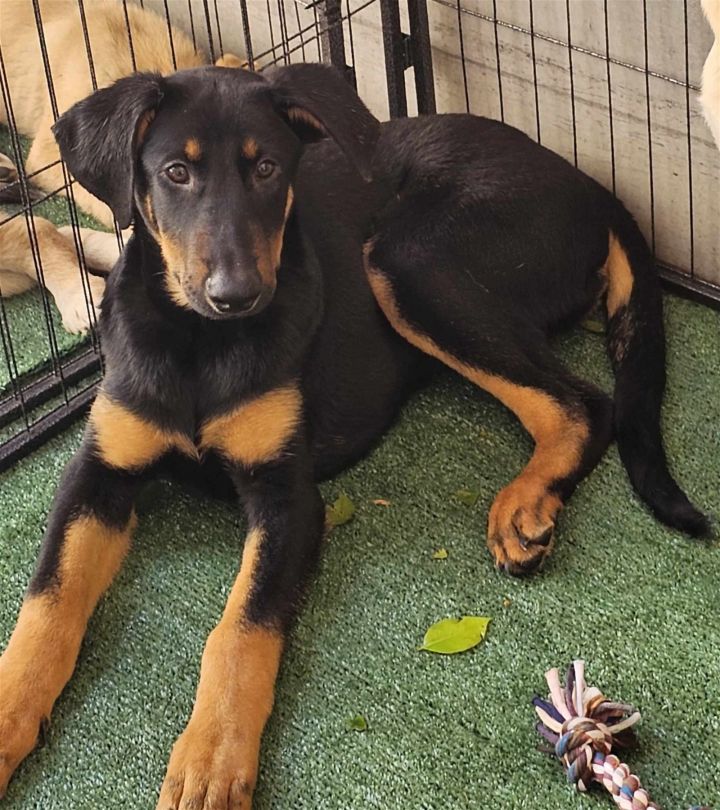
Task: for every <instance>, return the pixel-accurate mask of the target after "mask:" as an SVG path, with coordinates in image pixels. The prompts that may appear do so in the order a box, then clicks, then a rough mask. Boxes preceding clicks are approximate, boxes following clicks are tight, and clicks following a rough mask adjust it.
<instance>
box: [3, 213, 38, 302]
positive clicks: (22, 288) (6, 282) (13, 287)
mask: <svg viewBox="0 0 720 810" xmlns="http://www.w3.org/2000/svg"><path fill="white" fill-rule="evenodd" d="M0 227H1V226H0ZM2 248H3V245H2V232H0V252H1V251H2ZM34 286H35V282H34V281H33V280H32V279H31V278H30V276H26V275H24V274H23V273H10V272H8V271H7V270H0V296H2V297H3V298H10V297H11V296H13V295H19V294H20V293H24V292H27V291H28V290H31V289H32V288H33V287H34Z"/></svg>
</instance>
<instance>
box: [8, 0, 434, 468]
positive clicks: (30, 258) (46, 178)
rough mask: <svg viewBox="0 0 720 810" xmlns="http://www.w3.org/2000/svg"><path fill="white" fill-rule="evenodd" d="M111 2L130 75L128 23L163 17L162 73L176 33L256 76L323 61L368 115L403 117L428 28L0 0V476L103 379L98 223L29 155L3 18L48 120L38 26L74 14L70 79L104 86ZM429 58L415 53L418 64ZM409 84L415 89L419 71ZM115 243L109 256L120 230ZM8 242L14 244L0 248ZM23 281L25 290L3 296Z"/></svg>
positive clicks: (296, 8)
mask: <svg viewBox="0 0 720 810" xmlns="http://www.w3.org/2000/svg"><path fill="white" fill-rule="evenodd" d="M413 5H417V6H420V5H422V4H420V3H415V2H413ZM110 6H113V7H114V8H116V9H120V12H119V14H118V15H116V17H117V19H115V22H118V19H119V24H120V26H121V28H122V29H123V30H122V31H121V32H120V36H121V38H123V42H122V48H121V50H122V51H123V53H124V58H126V59H129V63H128V72H131V71H132V69H134V68H136V67H137V68H142V67H143V65H142V64H141V65H138V64H137V61H136V60H137V58H140V54H139V53H136V51H137V47H136V46H137V42H136V43H133V32H134V31H136V30H137V29H136V28H135V27H134V26H135V22H134V15H135V14H136V12H137V7H138V6H139V8H140V9H142V10H147V11H149V12H153V13H155V14H156V15H158V16H159V17H160V18H161V20H162V21H163V24H162V25H159V26H158V28H157V31H159V32H160V34H161V38H162V40H163V42H159V41H158V47H164V48H165V49H168V48H169V54H170V58H171V61H172V67H186V66H188V65H187V64H182V54H183V53H184V51H183V47H182V43H181V42H179V38H181V37H182V38H184V41H185V42H187V41H188V39H189V40H190V41H191V42H192V51H193V52H194V53H197V54H201V55H202V61H203V62H207V63H212V62H214V61H215V60H216V59H218V58H219V57H221V56H223V55H224V54H227V53H228V52H232V53H234V54H236V55H237V56H238V57H239V58H240V60H241V61H245V62H246V63H247V67H249V68H250V69H256V70H263V69H265V68H267V67H268V66H270V65H275V64H290V63H293V62H303V61H316V62H317V61H321V62H328V63H331V64H333V65H335V66H336V67H338V68H340V69H341V70H343V71H344V72H345V75H346V77H347V79H348V81H350V82H351V83H352V84H353V85H354V86H355V87H357V89H358V91H359V92H360V93H361V94H362V95H363V96H366V97H367V96H372V98H373V110H374V112H375V113H376V114H377V115H378V116H379V117H388V115H400V114H403V113H404V112H405V111H406V109H407V104H406V86H405V71H406V70H407V68H408V67H409V66H410V65H411V63H412V61H413V59H414V58H417V52H416V49H415V48H414V45H413V43H414V42H417V41H421V42H423V43H427V42H428V34H427V30H426V29H425V30H424V31H422V33H421V34H418V32H419V31H420V29H421V28H422V25H421V24H420V23H422V21H423V20H424V17H423V15H422V13H421V14H420V15H418V14H414V17H413V31H414V32H415V33H416V35H417V36H416V39H415V40H413V39H412V38H411V37H410V36H409V35H405V34H403V33H402V32H401V29H400V10H399V4H398V0H3V4H2V9H0V95H1V100H0V121H1V122H3V123H4V124H5V126H4V127H0V153H4V154H6V155H7V157H8V158H9V159H10V161H11V164H14V167H15V169H16V172H17V176H16V177H15V178H14V179H13V177H9V176H8V174H7V172H8V171H9V169H8V166H9V165H10V164H7V163H6V164H4V170H5V175H4V177H3V174H2V172H3V164H2V163H0V180H3V179H4V180H5V181H6V182H5V183H4V184H3V185H2V186H0V469H3V468H7V467H9V466H10V465H11V464H12V463H14V461H15V460H17V459H18V458H19V457H21V456H22V455H24V454H26V453H27V452H29V451H30V450H32V449H33V448H35V447H37V446H38V445H39V444H41V443H42V442H44V441H46V440H47V439H48V438H49V437H50V436H52V435H53V434H55V433H57V432H58V431H59V430H61V429H62V428H64V427H65V426H66V425H68V424H69V423H70V422H71V421H72V420H73V419H74V418H76V417H77V416H78V415H79V414H81V413H83V412H84V411H85V410H86V409H87V408H88V407H89V405H90V403H91V402H92V399H93V396H94V393H95V388H96V384H97V382H98V380H99V379H100V376H101V374H102V353H101V346H100V338H99V335H98V333H97V331H96V328H95V327H96V305H97V303H98V301H97V300H94V299H98V298H99V295H98V293H97V290H98V289H99V288H101V285H102V281H100V280H99V279H94V278H93V270H92V269H91V268H89V265H90V262H89V261H88V260H87V258H88V257H86V256H85V250H84V249H83V242H82V240H81V238H80V230H79V229H80V227H81V226H89V227H93V228H97V227H99V226H98V224H97V222H94V221H93V220H92V219H88V218H87V216H86V214H87V211H86V210H84V209H83V206H82V205H81V204H76V202H77V200H76V199H75V197H76V196H78V195H80V194H83V193H84V192H83V191H82V190H79V188H78V186H77V185H76V184H75V182H74V181H73V180H72V179H71V178H70V177H69V175H68V173H67V170H66V169H65V168H64V166H63V165H62V163H61V161H60V160H59V159H58V158H56V159H54V160H45V161H43V160H39V159H38V154H37V153H36V150H34V143H35V141H33V142H31V141H30V140H29V138H28V137H26V136H28V135H29V134H30V133H28V132H27V131H23V130H24V120H23V119H24V118H27V117H28V111H27V110H26V109H24V107H23V104H25V106H27V105H26V100H25V99H24V98H23V97H22V90H23V89H24V87H25V85H24V84H23V82H24V77H23V76H21V77H20V78H17V76H16V77H15V87H13V76H14V74H13V71H12V69H11V68H12V65H10V63H9V62H8V59H10V58H11V56H10V55H9V54H10V51H11V50H12V43H11V42H10V43H9V42H8V41H7V40H5V41H3V35H2V28H3V15H5V16H4V21H5V26H4V27H5V30H6V31H8V30H9V29H10V26H9V25H8V24H7V21H8V20H9V19H10V18H9V16H8V15H12V14H16V15H20V14H22V15H25V17H26V18H27V26H28V27H29V28H31V29H32V31H33V46H34V47H36V48H37V53H36V54H35V56H34V57H32V56H27V55H25V57H24V58H25V59H27V60H29V62H32V64H30V63H28V64H27V72H28V73H35V74H36V75H37V76H39V77H44V85H46V89H47V93H48V95H49V99H50V106H51V109H52V118H53V120H54V119H55V118H57V117H58V115H59V114H60V113H61V112H62V111H63V109H64V105H63V98H62V88H58V86H57V85H58V73H59V66H60V65H61V64H62V61H61V60H62V54H60V55H58V54H56V53H53V48H52V42H51V41H50V42H49V41H48V40H49V39H50V40H51V36H49V31H48V25H49V24H50V25H51V24H52V21H53V15H56V14H57V11H58V9H59V8H60V9H61V10H62V14H63V15H65V17H66V18H71V17H72V18H73V19H75V20H76V24H77V30H78V37H77V38H78V42H77V48H78V49H79V51H80V52H81V53H82V54H84V64H85V63H86V69H87V76H83V77H82V81H84V82H85V90H86V92H87V93H89V92H91V91H92V90H93V89H95V88H97V86H98V82H99V81H100V82H102V77H99V76H98V66H97V62H98V59H97V48H98V47H99V45H98V43H99V42H100V41H101V40H99V39H98V37H99V36H100V34H99V33H98V30H97V28H93V18H92V16H91V15H92V13H93V12H94V11H95V10H96V9H97V8H98V7H100V8H101V10H106V9H108V8H109V7H110ZM48 21H49V22H48ZM113 24H114V23H113ZM35 34H36V36H37V42H36V44H35V40H34V37H35ZM125 38H126V39H125ZM186 50H187V49H186ZM428 61H429V60H428V58H427V57H426V58H425V61H424V63H425V64H427V63H428ZM179 62H180V63H179ZM24 69H25V65H23V70H24ZM16 73H17V71H16ZM417 79H418V81H421V80H422V81H425V77H424V74H423V72H422V68H421V69H420V70H419V71H418V76H417ZM18 111H19V114H18ZM3 113H4V117H3ZM50 123H52V122H51V121H49V122H47V127H46V130H47V132H49V125H50ZM38 137H39V136H38ZM36 140H37V138H36ZM58 157H59V156H58ZM39 184H40V185H41V186H42V188H40V190H38V185H39ZM50 220H52V222H51V221H50ZM56 224H59V225H64V226H65V229H64V232H63V238H64V240H65V248H64V250H65V253H66V254H67V255H69V257H70V258H69V259H68V263H69V264H71V265H72V268H71V269H72V272H74V273H75V282H76V284H77V296H76V298H77V300H76V301H75V308H76V310H77V312H76V313H75V315H74V317H75V319H76V320H77V321H78V322H84V323H85V324H86V325H87V327H88V328H87V330H86V334H85V335H72V334H68V332H67V330H66V329H65V328H64V326H63V322H62V319H61V317H60V314H59V311H58V308H57V307H56V304H55V301H54V298H53V294H52V285H51V284H50V274H49V270H50V264H51V262H50V257H49V248H48V247H47V246H46V244H45V243H46V241H47V239H49V238H50V237H51V236H52V238H53V239H55V240H57V239H59V238H60V237H59V236H58V235H57V233H56V228H55V225H56ZM106 230H107V228H106ZM3 240H5V241H3ZM116 240H117V245H118V249H119V247H120V246H121V245H122V234H121V233H120V232H119V231H116ZM10 244H12V246H14V248H17V250H11V251H7V250H3V247H4V246H5V247H7V246H8V245H10ZM16 253H17V254H18V255H20V256H21V257H22V260H23V261H24V263H25V265H30V266H29V267H27V266H26V267H25V271H26V272H25V273H24V274H23V273H19V272H17V271H18V267H16V266H14V265H13V260H15V261H19V260H18V259H17V257H16V256H15V254H16ZM3 254H4V255H3ZM66 258H67V256H66ZM35 282H37V283H35ZM98 285H100V287H98ZM28 287H33V288H34V289H33V290H31V291H29V292H23V294H22V295H17V296H14V295H12V293H13V292H20V291H24V290H25V289H26V288H28ZM94 291H95V294H93V293H94ZM65 325H67V323H66V324H65Z"/></svg>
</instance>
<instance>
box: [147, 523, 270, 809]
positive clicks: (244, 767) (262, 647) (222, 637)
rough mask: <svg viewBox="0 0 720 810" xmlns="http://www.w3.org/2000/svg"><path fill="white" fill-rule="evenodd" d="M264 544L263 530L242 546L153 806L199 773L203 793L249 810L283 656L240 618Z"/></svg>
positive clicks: (266, 632) (262, 631)
mask: <svg viewBox="0 0 720 810" xmlns="http://www.w3.org/2000/svg"><path fill="white" fill-rule="evenodd" d="M264 540H265V534H264V532H263V531H262V530H261V529H253V530H252V531H251V532H250V533H249V534H248V536H247V539H246V541H245V549H244V551H243V560H242V565H241V567H240V573H239V574H238V577H237V579H236V580H235V584H234V585H233V588H232V591H231V592H230V597H229V599H228V602H227V606H226V608H225V611H224V613H223V616H222V618H221V620H220V622H219V623H218V625H217V627H216V628H215V629H214V630H213V631H212V633H210V636H209V638H208V641H207V645H206V646H205V651H204V653H203V659H202V666H201V669H200V683H199V685H198V691H197V698H196V700H195V707H194V709H193V713H192V716H191V718H190V722H189V723H188V726H187V728H186V729H185V731H184V732H183V734H182V735H181V737H180V738H179V740H178V741H177V743H176V744H175V747H174V748H173V752H172V756H171V758H170V764H169V765H168V772H167V776H166V778H165V783H164V784H163V788H162V790H161V792H160V802H159V804H158V807H162V808H165V807H166V806H168V802H170V801H171V800H176V799H179V797H180V795H183V796H184V792H183V787H184V784H183V783H184V780H185V779H186V778H187V775H188V774H191V773H193V772H198V771H200V772H205V773H208V774H209V775H210V786H209V790H211V789H213V790H214V789H216V788H217V791H218V793H219V794H221V795H222V796H223V797H224V796H227V794H228V791H231V792H233V791H234V794H235V796H236V799H237V804H233V806H234V807H235V806H237V807H242V808H248V810H249V808H250V799H251V796H252V793H253V790H254V787H255V782H256V780H257V768H258V758H259V753H260V741H261V738H262V732H263V729H264V728H265V724H266V722H267V719H268V717H269V716H270V712H271V711H272V705H273V701H274V688H275V680H276V678H277V673H278V669H279V666H280V657H281V654H282V650H283V636H282V633H281V632H280V631H279V630H277V629H275V628H274V627H272V626H267V627H265V626H259V625H254V624H251V623H250V622H248V621H247V619H246V607H247V604H248V599H249V596H250V593H251V590H252V584H253V581H254V577H255V572H256V567H257V560H258V556H259V550H260V546H261V544H262V543H263V542H264ZM245 802H247V803H245ZM173 806H176V805H175V804H173ZM183 806H184V805H183Z"/></svg>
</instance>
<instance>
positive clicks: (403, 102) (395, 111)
mask: <svg viewBox="0 0 720 810" xmlns="http://www.w3.org/2000/svg"><path fill="white" fill-rule="evenodd" d="M380 18H381V20H382V35H383V47H384V51H385V75H386V79H387V91H388V107H389V109H390V117H391V118H402V117H403V116H405V115H407V95H406V92H405V49H404V38H403V35H402V31H401V30H400V7H399V5H398V1H397V0H380Z"/></svg>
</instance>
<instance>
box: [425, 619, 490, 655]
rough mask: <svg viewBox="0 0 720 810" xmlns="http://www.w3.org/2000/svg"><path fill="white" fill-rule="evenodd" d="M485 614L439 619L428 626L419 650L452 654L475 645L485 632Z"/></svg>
mask: <svg viewBox="0 0 720 810" xmlns="http://www.w3.org/2000/svg"><path fill="white" fill-rule="evenodd" d="M490 621H491V620H490V619H489V618H488V617H487V616H463V617H462V618H461V619H441V620H440V621H439V622H435V624H433V625H432V626H431V627H429V628H428V631H427V633H425V638H424V639H423V644H422V647H418V649H419V650H427V651H428V652H433V653H441V654H442V655H453V654H455V653H461V652H465V650H470V649H472V648H473V647H476V646H477V645H478V644H479V643H480V642H481V641H482V640H483V639H484V638H485V634H486V633H487V629H488V625H489V624H490Z"/></svg>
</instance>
